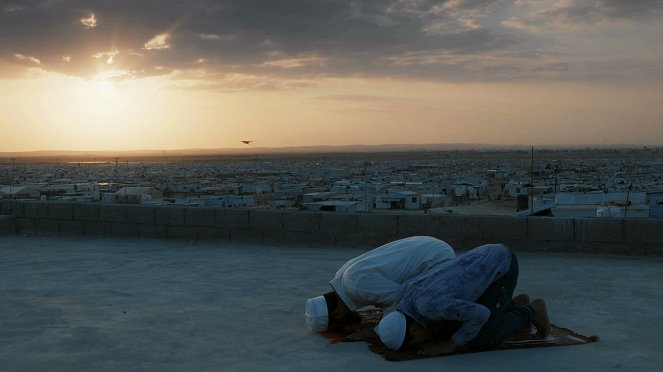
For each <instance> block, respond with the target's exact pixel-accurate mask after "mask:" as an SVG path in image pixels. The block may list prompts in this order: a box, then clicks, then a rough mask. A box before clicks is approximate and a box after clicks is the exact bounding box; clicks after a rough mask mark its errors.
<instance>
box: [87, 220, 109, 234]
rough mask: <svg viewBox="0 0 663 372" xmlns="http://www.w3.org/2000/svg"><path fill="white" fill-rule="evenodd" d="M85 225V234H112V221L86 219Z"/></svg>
mask: <svg viewBox="0 0 663 372" xmlns="http://www.w3.org/2000/svg"><path fill="white" fill-rule="evenodd" d="M83 226H84V234H85V235H92V236H104V237H106V236H111V223H110V222H99V221H86V222H85V223H84V224H83Z"/></svg>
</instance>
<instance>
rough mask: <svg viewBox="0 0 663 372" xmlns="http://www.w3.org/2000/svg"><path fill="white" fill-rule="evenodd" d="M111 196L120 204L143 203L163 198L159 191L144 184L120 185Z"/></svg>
mask: <svg viewBox="0 0 663 372" xmlns="http://www.w3.org/2000/svg"><path fill="white" fill-rule="evenodd" d="M113 196H114V197H113V200H114V202H115V203H122V204H143V203H148V202H151V201H154V200H155V199H162V198H163V194H162V193H161V191H159V190H157V189H155V188H153V187H145V186H132V187H122V188H121V189H119V190H117V191H116V192H115V193H114V194H113Z"/></svg>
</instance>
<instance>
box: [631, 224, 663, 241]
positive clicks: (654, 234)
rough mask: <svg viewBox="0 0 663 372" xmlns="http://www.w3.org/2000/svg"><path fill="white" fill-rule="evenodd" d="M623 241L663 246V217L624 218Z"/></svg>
mask: <svg viewBox="0 0 663 372" xmlns="http://www.w3.org/2000/svg"><path fill="white" fill-rule="evenodd" d="M624 242H625V243H627V244H655V245H661V246H663V219H646V220H645V219H626V220H624Z"/></svg>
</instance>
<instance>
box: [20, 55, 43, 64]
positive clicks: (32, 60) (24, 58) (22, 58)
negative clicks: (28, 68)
mask: <svg viewBox="0 0 663 372" xmlns="http://www.w3.org/2000/svg"><path fill="white" fill-rule="evenodd" d="M14 57H15V58H16V59H17V60H19V61H21V62H30V63H31V64H35V65H41V61H40V60H39V59H38V58H35V57H30V56H25V55H23V54H20V53H16V54H14Z"/></svg>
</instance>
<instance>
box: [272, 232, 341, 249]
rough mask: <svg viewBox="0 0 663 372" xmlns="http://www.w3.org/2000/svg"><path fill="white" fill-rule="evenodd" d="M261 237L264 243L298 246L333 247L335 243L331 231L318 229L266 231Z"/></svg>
mask: <svg viewBox="0 0 663 372" xmlns="http://www.w3.org/2000/svg"><path fill="white" fill-rule="evenodd" d="M262 238H263V241H264V242H265V243H277V244H287V245H288V246H299V247H321V246H325V247H333V246H334V244H335V238H334V234H333V233H330V232H320V231H286V230H281V231H268V232H265V234H264V235H263V236H262Z"/></svg>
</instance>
